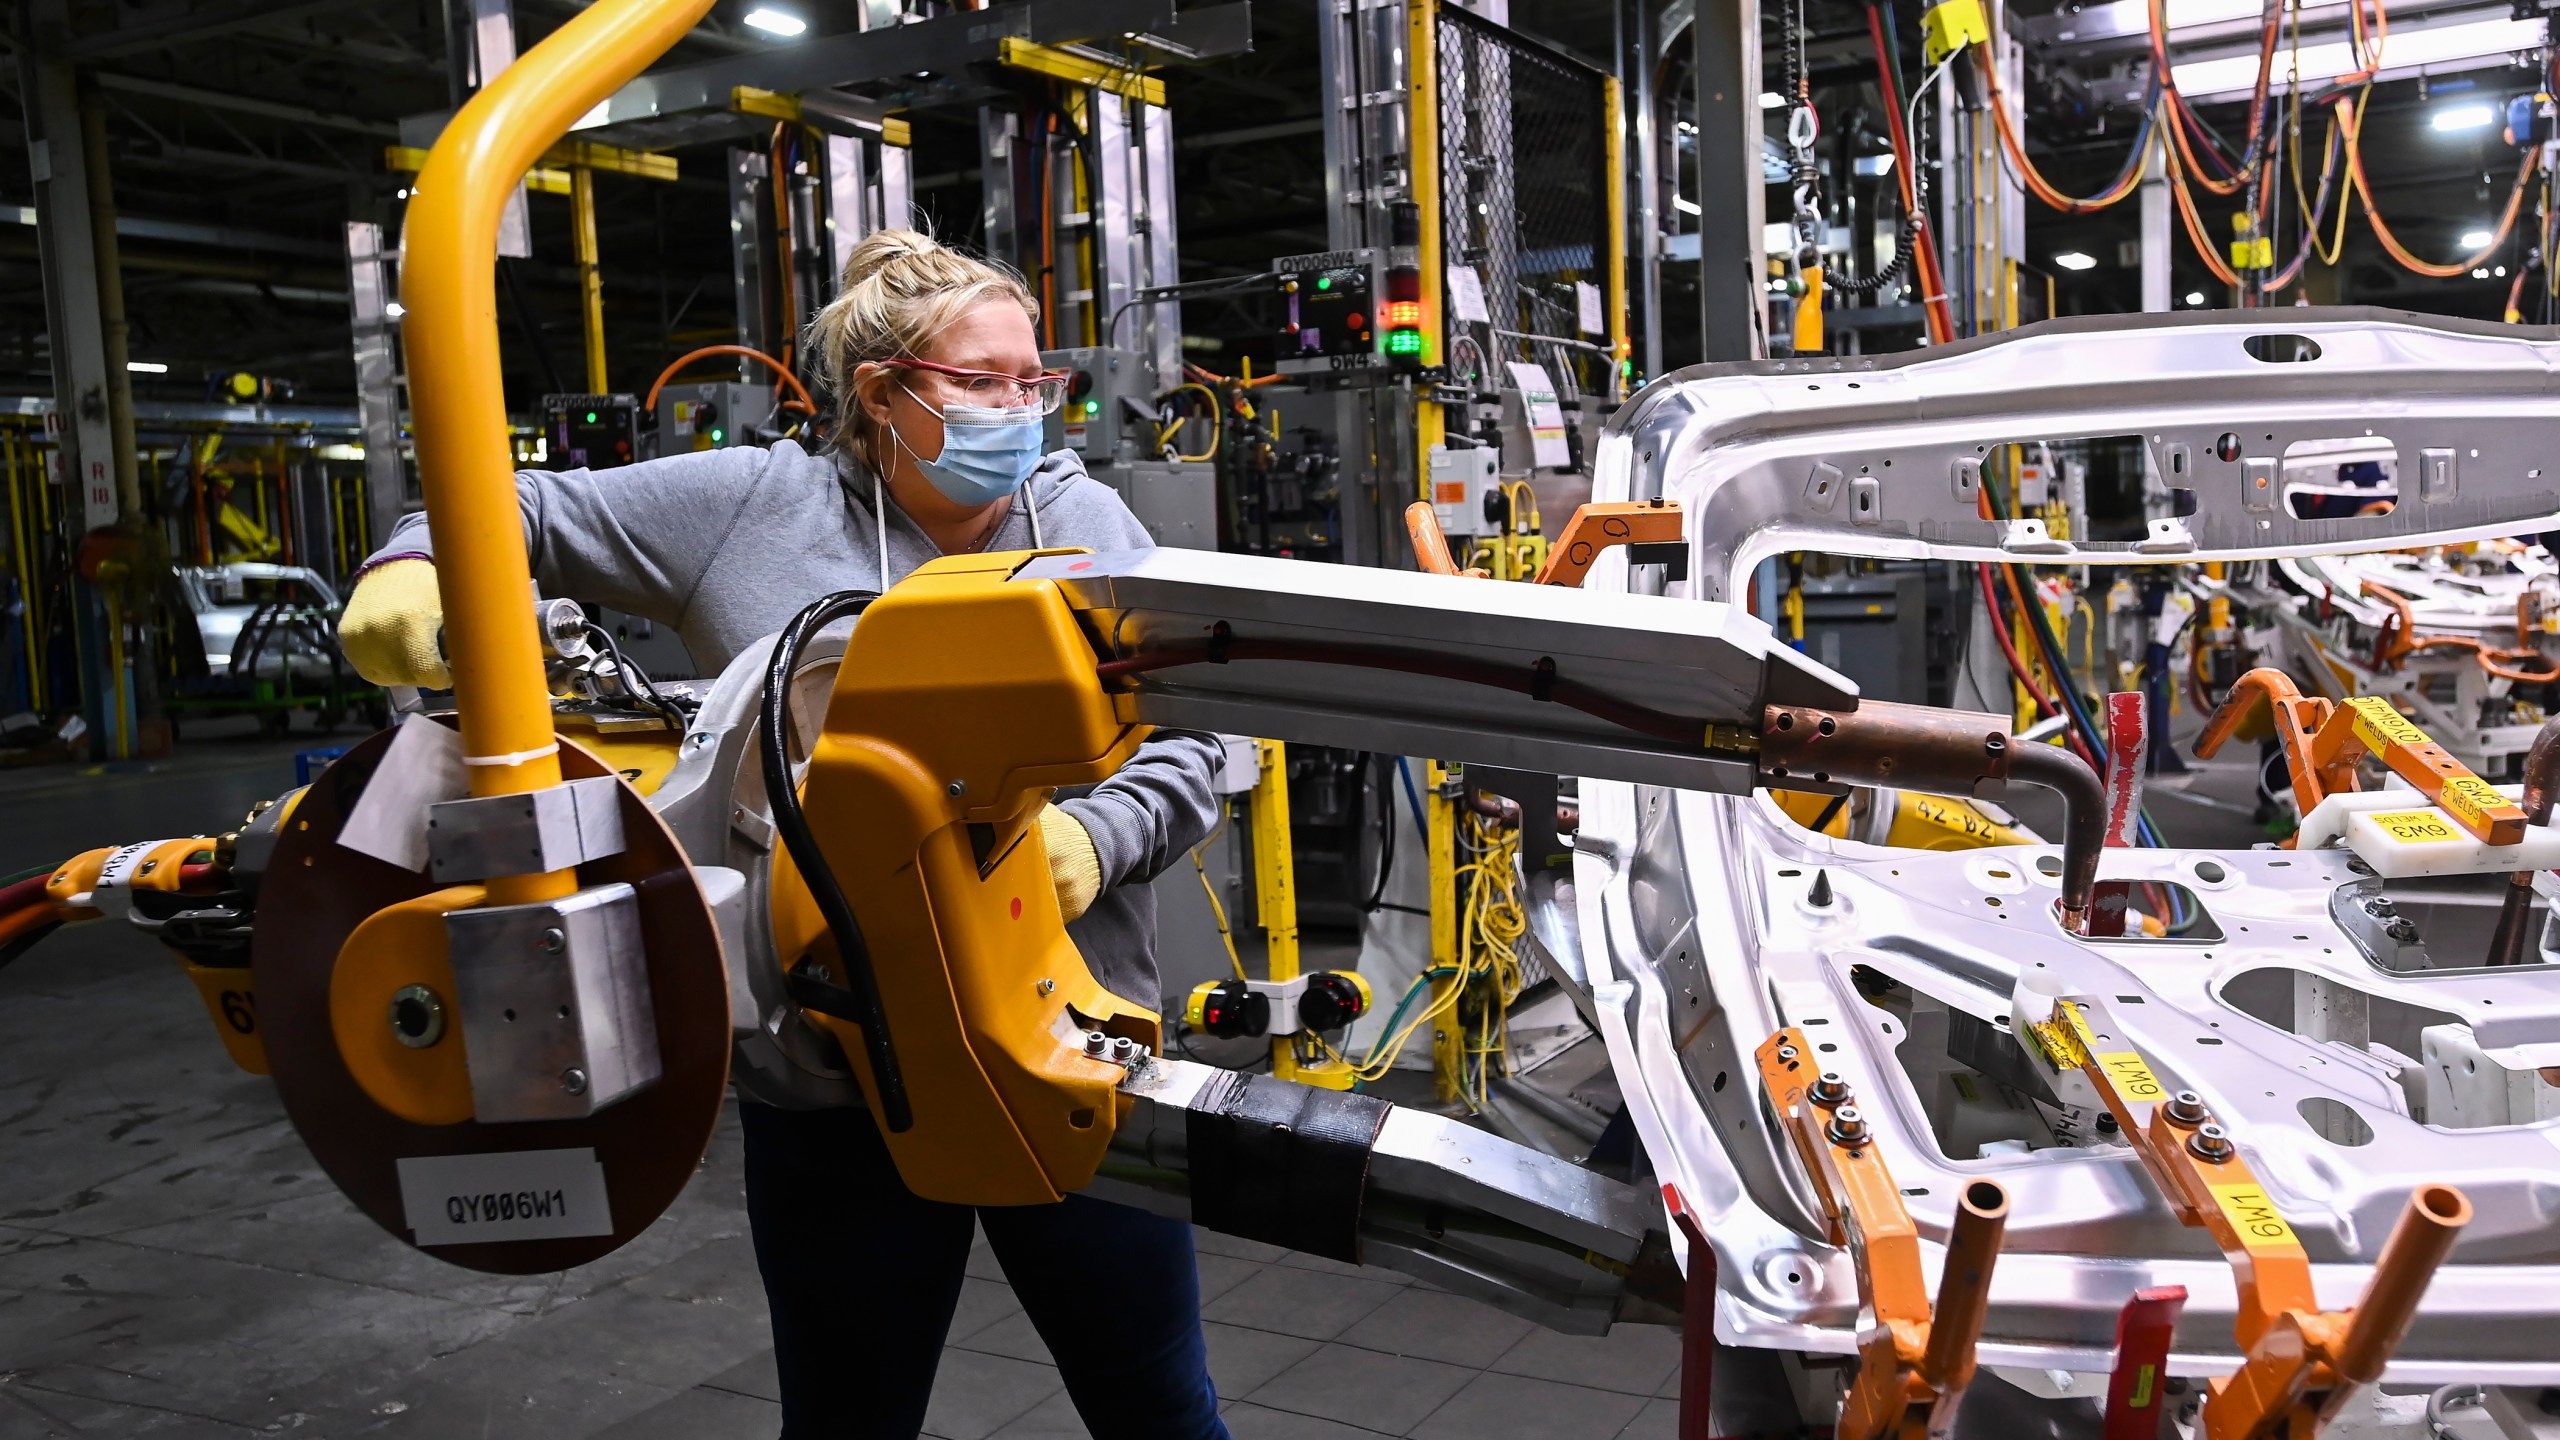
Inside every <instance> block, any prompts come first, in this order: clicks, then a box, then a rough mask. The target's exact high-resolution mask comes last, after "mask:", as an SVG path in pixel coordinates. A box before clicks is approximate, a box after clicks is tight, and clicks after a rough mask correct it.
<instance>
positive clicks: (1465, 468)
mask: <svg viewBox="0 0 2560 1440" xmlns="http://www.w3.org/2000/svg"><path fill="white" fill-rule="evenodd" d="M1501 461H1502V457H1501V455H1500V453H1499V452H1497V451H1495V450H1493V449H1492V448H1491V447H1489V446H1483V445H1470V446H1464V447H1452V446H1448V445H1434V446H1432V447H1431V459H1430V474H1429V477H1428V478H1429V480H1430V482H1431V508H1432V509H1434V510H1436V511H1438V512H1439V515H1440V529H1441V532H1442V533H1443V534H1446V535H1449V536H1452V537H1459V536H1475V535H1491V534H1493V533H1494V532H1495V531H1496V530H1497V529H1499V528H1500V527H1498V526H1497V525H1495V524H1494V522H1493V520H1492V518H1491V517H1489V516H1488V515H1487V514H1486V513H1485V501H1486V499H1487V498H1488V497H1489V496H1492V495H1494V494H1496V493H1497V492H1499V491H1500V490H1501V488H1502V476H1501Z"/></svg>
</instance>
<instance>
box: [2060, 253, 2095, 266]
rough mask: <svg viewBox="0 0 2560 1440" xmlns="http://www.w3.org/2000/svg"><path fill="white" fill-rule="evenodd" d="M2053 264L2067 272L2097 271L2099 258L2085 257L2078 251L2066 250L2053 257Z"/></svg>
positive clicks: (2093, 256)
mask: <svg viewBox="0 0 2560 1440" xmlns="http://www.w3.org/2000/svg"><path fill="white" fill-rule="evenodd" d="M2053 263H2054V264H2056V265H2059V266H2061V267H2062V268H2063V269H2065V270H2095V269H2097V268H2098V257H2097V256H2095V255H2085V254H2082V253H2081V252H2080V251H2077V250H2065V251H2063V252H2062V253H2061V254H2059V255H2056V256H2054V257H2053Z"/></svg>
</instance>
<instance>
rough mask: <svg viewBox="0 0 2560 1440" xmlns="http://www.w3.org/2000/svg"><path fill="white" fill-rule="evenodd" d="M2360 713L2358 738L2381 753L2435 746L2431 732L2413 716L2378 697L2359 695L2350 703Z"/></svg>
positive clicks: (2356, 723)
mask: <svg viewBox="0 0 2560 1440" xmlns="http://www.w3.org/2000/svg"><path fill="white" fill-rule="evenodd" d="M2347 708H2348V709H2350V710H2353V711H2354V712H2355V714H2356V719H2355V729H2356V738H2357V739H2359V740H2362V741H2363V742H2364V743H2365V745H2366V747H2367V748H2369V749H2371V750H2373V751H2375V752H2377V753H2379V752H2380V751H2382V750H2383V749H2385V748H2386V747H2388V746H2392V745H2403V746H2417V745H2433V744H2434V743H2436V742H2434V741H2433V740H2430V739H2428V738H2427V732H2426V731H2424V730H2421V729H2419V728H2418V727H2417V726H2416V725H2414V724H2412V723H2411V722H2410V720H2409V717H2408V716H2406V715H2403V714H2401V713H2400V712H2399V711H2397V710H2395V709H2393V708H2391V702H2390V701H2388V700H2385V699H2383V698H2381V697H2380V696H2378V695H2358V696H2356V697H2355V698H2354V699H2352V700H2349V701H2348V702H2347Z"/></svg>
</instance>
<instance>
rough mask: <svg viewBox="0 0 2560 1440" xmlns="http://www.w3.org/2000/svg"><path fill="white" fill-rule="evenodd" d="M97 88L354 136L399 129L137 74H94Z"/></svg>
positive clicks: (388, 134) (388, 135) (386, 134)
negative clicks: (347, 133) (147, 77)
mask: <svg viewBox="0 0 2560 1440" xmlns="http://www.w3.org/2000/svg"><path fill="white" fill-rule="evenodd" d="M97 81H98V88H99V89H101V90H112V91H115V92H117V93H119V94H125V95H147V96H149V97H151V98H152V99H155V100H174V101H177V102H179V103H181V104H186V105H202V106H204V107H205V108H207V109H209V110H229V111H231V112H233V113H234V114H239V115H260V116H264V117H266V118H267V119H269V120H284V121H289V122H291V123H293V124H296V125H317V126H320V127H322V128H324V129H329V130H346V131H351V132H353V133H355V134H358V135H372V136H376V137H379V138H382V139H390V140H396V139H398V138H399V137H400V127H399V126H398V125H396V124H394V123H392V122H391V121H388V120H369V119H366V118H364V117H363V116H360V115H340V114H338V113H336V112H334V111H329V110H314V109H312V108H310V107H309V106H307V105H288V104H285V103H284V102H283V101H280V100H261V99H258V98H257V97H256V96H252V95H231V94H226V93H224V92H223V91H220V90H205V89H200V88H198V87H196V86H193V85H180V84H176V83H174V82H172V81H168V80H149V79H145V78H143V77H142V76H139V75H117V74H112V73H110V72H107V71H99V72H97Z"/></svg>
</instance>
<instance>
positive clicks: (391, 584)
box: [338, 560, 453, 690]
mask: <svg viewBox="0 0 2560 1440" xmlns="http://www.w3.org/2000/svg"><path fill="white" fill-rule="evenodd" d="M443 630H444V597H443V596H442V595H441V594H438V593H437V591H436V567H435V565H434V563H433V562H432V561H427V560H394V561H392V562H391V563H389V564H387V565H379V566H376V567H375V568H373V569H371V570H368V571H366V572H365V575H364V578H363V579H361V580H358V581H357V582H356V593H355V594H353V595H350V596H348V597H347V608H346V610H345V611H344V612H342V613H341V614H340V615H339V616H338V648H340V649H341V650H344V651H345V652H346V653H347V663H348V664H350V665H353V666H354V667H356V673H357V674H359V675H361V676H363V677H364V678H365V679H367V680H370V681H372V682H373V683H374V684H376V685H419V686H424V687H426V688H428V689H433V690H443V689H447V688H449V687H450V686H451V685H452V684H453V675H452V672H450V671H448V670H446V669H445V667H444V656H443V655H442V654H441V653H440V652H439V651H438V648H437V644H436V638H437V636H438V635H439V634H441V633H442V632H443Z"/></svg>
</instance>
